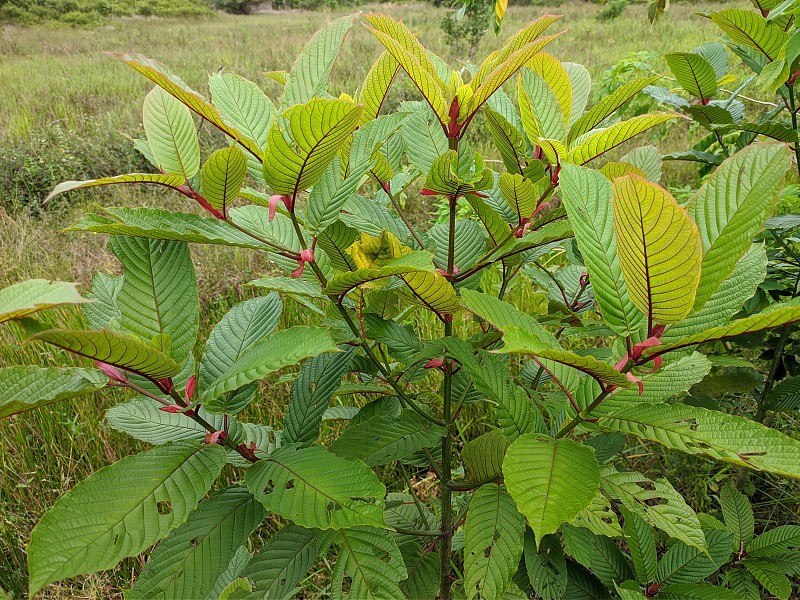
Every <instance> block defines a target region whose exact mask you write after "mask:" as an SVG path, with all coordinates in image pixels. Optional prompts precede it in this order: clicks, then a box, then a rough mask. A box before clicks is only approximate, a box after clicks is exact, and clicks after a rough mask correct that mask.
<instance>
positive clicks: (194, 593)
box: [129, 487, 266, 599]
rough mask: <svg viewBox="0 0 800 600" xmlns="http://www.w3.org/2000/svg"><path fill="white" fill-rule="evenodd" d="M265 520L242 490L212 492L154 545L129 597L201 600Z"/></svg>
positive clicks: (256, 503) (258, 508)
mask: <svg viewBox="0 0 800 600" xmlns="http://www.w3.org/2000/svg"><path fill="white" fill-rule="evenodd" d="M265 516H266V512H265V511H264V507H263V506H262V505H261V504H260V503H259V502H258V501H257V500H256V499H255V498H253V496H252V494H250V492H248V491H247V489H246V488H242V487H233V488H227V489H225V490H222V491H220V492H217V493H216V494H214V495H213V496H211V497H210V498H209V499H208V500H205V501H203V502H201V503H200V506H199V507H198V508H197V510H196V511H194V512H193V513H192V514H191V515H189V518H188V520H187V521H186V522H185V523H184V524H183V525H181V526H180V527H178V528H177V529H175V530H174V531H173V532H172V533H171V534H170V535H169V536H168V537H167V538H166V539H165V540H163V541H162V542H161V543H160V544H159V545H158V546H157V547H156V549H155V551H154V552H153V553H152V555H151V556H150V558H149V560H148V561H147V563H146V564H145V567H144V569H142V572H141V574H140V575H139V577H138V578H137V580H136V583H135V584H134V586H133V589H132V590H131V593H130V596H129V597H130V598H131V599H136V598H140V599H141V598H153V599H155V598H165V599H166V598H205V597H206V596H207V595H208V594H209V593H210V592H211V591H212V590H213V588H214V584H215V583H216V580H217V578H218V577H219V576H220V575H221V574H222V573H223V572H224V571H225V569H226V568H227V566H228V564H229V563H230V561H231V560H232V559H233V557H234V555H235V554H236V551H237V549H238V548H239V547H240V546H242V545H243V544H244V543H245V542H246V541H247V538H248V537H249V536H250V534H251V533H252V531H253V530H254V529H255V528H256V527H257V526H258V525H259V523H260V522H261V520H262V519H263V518H264V517H265Z"/></svg>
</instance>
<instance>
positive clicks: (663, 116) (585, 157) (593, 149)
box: [567, 113, 680, 165]
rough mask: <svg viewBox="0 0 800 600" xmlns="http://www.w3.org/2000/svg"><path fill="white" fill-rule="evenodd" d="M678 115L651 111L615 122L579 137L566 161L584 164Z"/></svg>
mask: <svg viewBox="0 0 800 600" xmlns="http://www.w3.org/2000/svg"><path fill="white" fill-rule="evenodd" d="M679 116H680V115H677V114H673V113H652V114H649V115H640V116H638V117H632V118H630V119H628V120H627V121H621V122H619V123H615V124H614V125H611V126H609V127H608V128H606V129H601V130H599V131H597V132H596V133H592V134H590V135H588V136H587V137H585V138H580V143H577V145H575V146H574V147H572V148H571V149H570V150H569V154H568V155H567V162H571V163H575V164H577V165H585V164H586V163H588V162H590V161H593V160H594V159H596V158H597V157H599V156H602V155H603V154H605V153H606V152H608V151H609V150H613V149H614V148H616V147H617V146H619V145H620V144H622V143H624V142H627V141H628V140H630V139H633V138H634V137H636V136H637V135H639V134H642V133H644V132H645V131H648V130H649V129H652V128H653V127H657V126H658V125H661V124H663V123H666V122H668V121H671V120H672V119H676V118H678V117H679ZM576 125H577V123H576ZM576 141H577V140H576Z"/></svg>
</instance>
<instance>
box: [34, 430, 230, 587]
mask: <svg viewBox="0 0 800 600" xmlns="http://www.w3.org/2000/svg"><path fill="white" fill-rule="evenodd" d="M224 464H225V451H224V450H223V449H222V447H221V446H218V445H216V444H213V445H204V444H202V443H200V442H179V443H174V444H169V445H165V446H159V447H157V448H154V449H152V450H150V451H148V452H143V453H142V454H137V455H135V456H129V457H127V458H123V459H122V460H120V461H119V462H117V463H115V464H113V465H110V466H108V467H105V468H103V469H101V470H99V471H97V472H96V473H94V474H93V475H92V476H91V477H89V478H88V479H86V480H84V481H82V482H81V483H79V484H78V485H76V486H75V487H74V488H72V489H71V490H70V491H69V492H67V493H66V494H65V495H64V496H62V497H61V499H60V500H59V501H58V502H57V503H56V505H55V506H54V507H53V508H51V509H50V510H49V511H48V512H47V513H46V514H45V516H44V517H42V520H41V521H39V524H38V525H37V526H36V527H35V528H34V530H33V532H32V533H31V543H30V544H29V545H28V548H27V554H28V564H29V570H30V575H31V577H30V593H31V595H33V594H35V593H37V592H38V591H39V590H41V589H42V588H43V587H44V586H45V585H47V584H48V583H51V582H53V581H58V580H60V579H64V578H67V577H72V576H74V575H78V574H80V573H86V572H92V571H99V570H103V569H110V568H111V567H113V566H115V565H116V564H117V563H119V561H121V560H122V559H123V558H125V557H127V556H135V555H136V554H139V553H140V552H142V551H143V550H145V549H146V548H147V547H148V546H150V545H152V544H153V543H154V542H156V541H158V540H159V539H161V538H163V537H164V536H165V535H167V533H169V532H170V531H171V530H173V529H174V528H175V527H177V526H178V525H180V524H182V523H183V522H184V521H185V520H186V518H187V517H188V516H189V513H190V512H192V511H193V510H194V508H195V507H196V506H197V503H198V502H199V501H200V498H202V497H203V495H204V494H205V493H206V492H207V491H208V489H209V488H210V487H211V484H212V483H213V482H214V480H215V479H216V478H217V475H218V474H219V472H220V471H221V469H222V467H223V465H224ZM76 520H79V521H80V523H81V527H80V528H79V529H76V528H75V522H76Z"/></svg>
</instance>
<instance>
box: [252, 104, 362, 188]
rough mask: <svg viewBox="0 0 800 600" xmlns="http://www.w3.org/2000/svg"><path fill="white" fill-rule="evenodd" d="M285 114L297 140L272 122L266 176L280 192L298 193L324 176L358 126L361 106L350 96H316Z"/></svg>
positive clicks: (265, 164)
mask: <svg viewBox="0 0 800 600" xmlns="http://www.w3.org/2000/svg"><path fill="white" fill-rule="evenodd" d="M283 116H284V117H285V119H286V120H287V121H288V127H289V131H290V132H291V135H292V139H293V143H290V142H289V141H288V140H287V138H286V134H284V133H283V132H282V131H281V127H280V126H279V124H278V123H275V124H274V125H273V126H272V129H270V132H269V137H268V144H267V151H266V153H265V156H264V179H265V180H266V182H267V185H268V186H269V187H270V188H271V189H272V191H273V192H275V193H276V194H284V195H287V196H289V197H294V196H295V195H297V193H298V192H302V191H303V190H306V189H307V188H309V187H311V186H312V185H314V184H315V183H316V182H317V181H318V180H319V178H320V177H322V174H323V173H324V172H325V169H326V168H327V166H328V165H329V164H330V162H331V161H332V160H333V158H334V157H335V156H336V154H337V153H338V152H339V150H340V149H341V146H342V144H343V143H344V142H345V140H346V139H347V138H348V137H349V136H350V134H351V133H352V132H353V130H354V129H355V128H356V127H357V126H358V123H359V119H360V116H361V108H360V107H359V106H357V105H355V104H353V103H352V102H348V101H347V100H328V99H322V98H313V99H312V100H310V101H308V102H307V103H305V104H299V105H295V106H292V107H291V108H289V109H287V110H286V111H285V112H284V113H283ZM295 145H296V149H295Z"/></svg>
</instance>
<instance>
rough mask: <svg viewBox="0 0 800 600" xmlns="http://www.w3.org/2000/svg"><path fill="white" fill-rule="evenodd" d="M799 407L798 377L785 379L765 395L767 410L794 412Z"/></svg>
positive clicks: (799, 378)
mask: <svg viewBox="0 0 800 600" xmlns="http://www.w3.org/2000/svg"><path fill="white" fill-rule="evenodd" d="M798 406H800V377H787V378H786V379H784V380H783V381H781V382H780V383H779V384H778V385H776V386H775V387H774V388H772V389H771V390H770V392H769V394H768V395H767V407H768V408H769V410H794V409H795V408H797V407H798Z"/></svg>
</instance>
